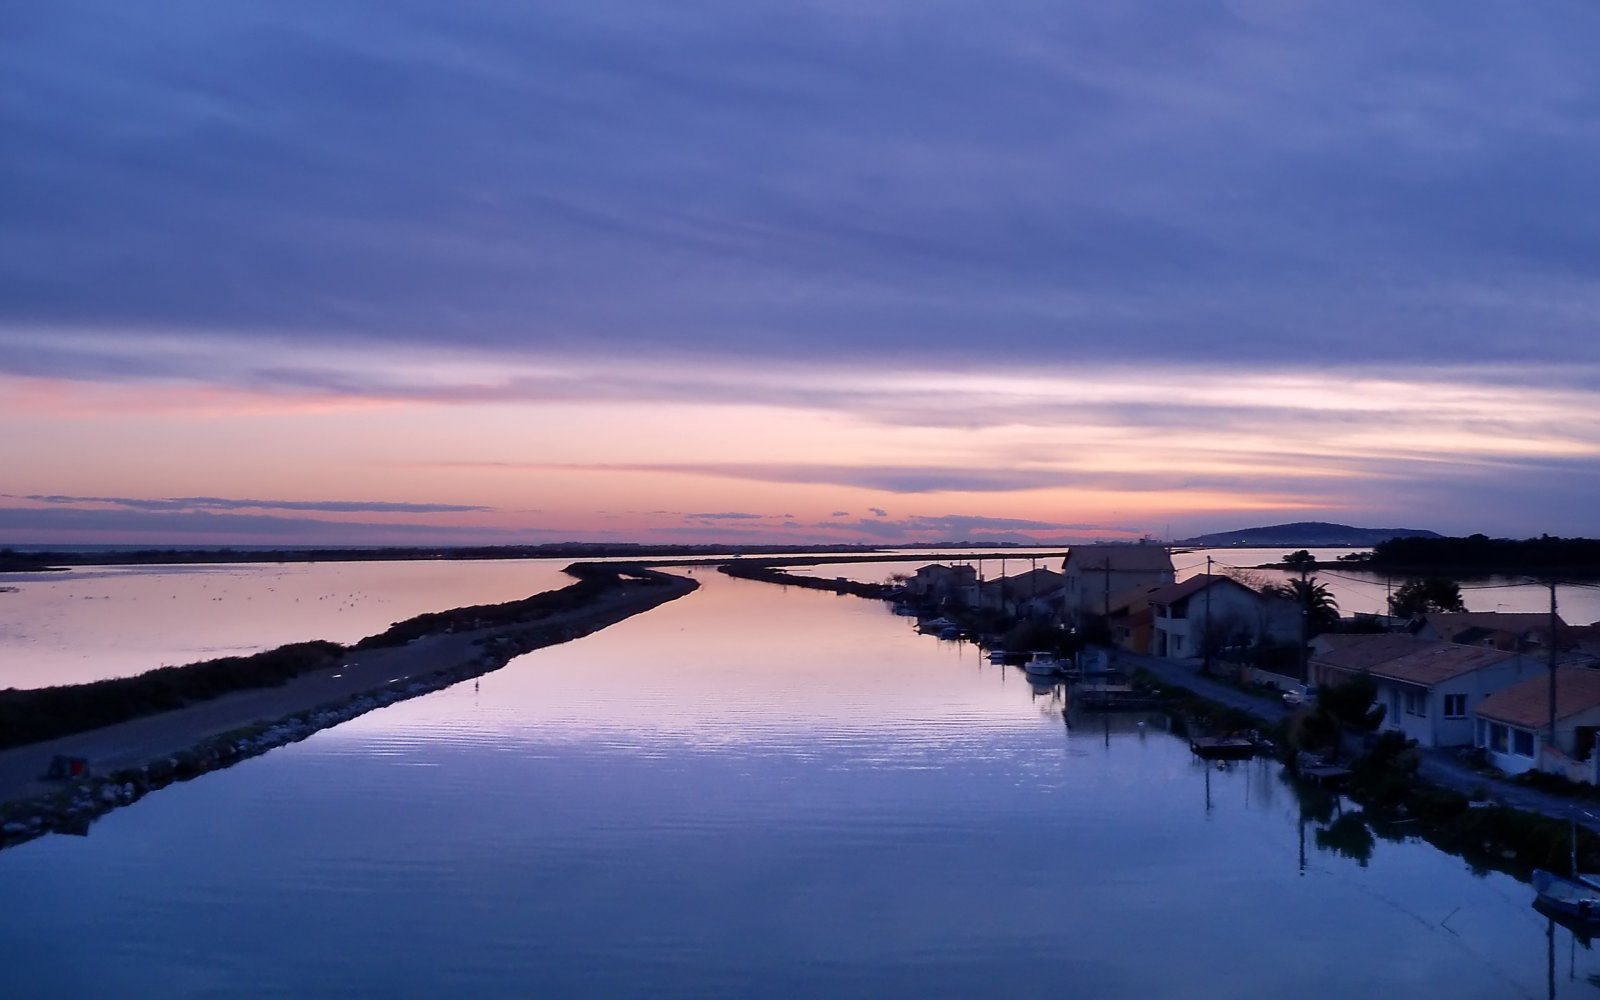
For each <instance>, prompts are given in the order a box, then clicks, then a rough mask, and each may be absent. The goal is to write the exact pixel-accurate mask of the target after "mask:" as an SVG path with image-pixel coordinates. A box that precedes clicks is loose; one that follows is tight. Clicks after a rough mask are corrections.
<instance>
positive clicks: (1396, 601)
mask: <svg viewBox="0 0 1600 1000" xmlns="http://www.w3.org/2000/svg"><path fill="white" fill-rule="evenodd" d="M1465 610H1467V606H1466V604H1465V603H1464V602H1463V601H1462V600H1461V585H1460V584H1458V583H1456V582H1455V581H1454V580H1446V579H1444V578H1443V577H1437V576H1434V577H1428V578H1427V579H1424V580H1407V581H1406V582H1405V583H1402V584H1401V585H1400V589H1398V590H1396V591H1395V592H1394V593H1393V594H1391V595H1389V613H1390V614H1392V615H1397V616H1399V617H1401V618H1410V617H1411V616H1412V615H1421V614H1427V613H1428V612H1430V611H1465Z"/></svg>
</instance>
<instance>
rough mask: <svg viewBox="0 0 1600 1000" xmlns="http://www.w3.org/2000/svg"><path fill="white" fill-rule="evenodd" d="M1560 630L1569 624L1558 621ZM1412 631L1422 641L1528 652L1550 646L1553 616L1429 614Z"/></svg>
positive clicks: (1494, 613) (1412, 626)
mask: <svg viewBox="0 0 1600 1000" xmlns="http://www.w3.org/2000/svg"><path fill="white" fill-rule="evenodd" d="M1556 623H1557V626H1558V627H1559V628H1565V627H1566V623H1565V622H1563V621H1561V619H1560V618H1557V619H1556ZM1410 631H1411V632H1412V633H1413V634H1414V635H1416V636H1418V637H1420V638H1423V639H1432V640H1435V641H1438V642H1457V643H1461V644H1462V645H1464V646H1492V647H1494V648H1495V649H1507V650H1528V649H1533V648H1535V647H1538V646H1545V645H1547V642H1546V637H1547V636H1549V634H1550V616H1549V615H1547V614H1528V613H1523V612H1503V611H1429V612H1424V613H1423V614H1420V615H1418V616H1417V617H1416V618H1414V619H1413V620H1412V622H1411V625H1410Z"/></svg>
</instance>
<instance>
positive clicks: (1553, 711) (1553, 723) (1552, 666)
mask: <svg viewBox="0 0 1600 1000" xmlns="http://www.w3.org/2000/svg"><path fill="white" fill-rule="evenodd" d="M1555 746H1556V582H1555V581H1554V580H1551V581H1550V748H1551V749H1552V750H1554V749H1555ZM1540 763H1541V764H1542V763H1543V761H1540ZM1540 770H1541V771H1542V770H1544V768H1543V767H1541V768H1540Z"/></svg>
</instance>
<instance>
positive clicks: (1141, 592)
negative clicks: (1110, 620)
mask: <svg viewBox="0 0 1600 1000" xmlns="http://www.w3.org/2000/svg"><path fill="white" fill-rule="evenodd" d="M1161 587H1162V585H1161V584H1159V583H1141V584H1139V585H1138V586H1136V587H1129V588H1128V589H1127V590H1124V591H1122V592H1120V593H1117V594H1114V595H1112V597H1111V611H1112V613H1113V614H1115V613H1116V612H1118V611H1126V610H1128V609H1130V608H1133V607H1134V606H1136V605H1137V606H1140V607H1145V608H1148V607H1150V601H1149V597H1150V595H1151V594H1153V593H1155V592H1156V591H1158V590H1160V589H1161Z"/></svg>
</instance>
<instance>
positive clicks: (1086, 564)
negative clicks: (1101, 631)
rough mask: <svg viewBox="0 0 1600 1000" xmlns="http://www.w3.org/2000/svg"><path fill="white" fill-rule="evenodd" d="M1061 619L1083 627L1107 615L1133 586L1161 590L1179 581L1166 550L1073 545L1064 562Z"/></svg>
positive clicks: (1149, 546) (1140, 546)
mask: <svg viewBox="0 0 1600 1000" xmlns="http://www.w3.org/2000/svg"><path fill="white" fill-rule="evenodd" d="M1061 573H1062V576H1063V577H1064V578H1065V579H1063V581H1062V601H1061V603H1062V608H1061V610H1062V617H1063V618H1064V619H1065V620H1066V622H1067V623H1068V624H1071V625H1081V624H1082V622H1083V619H1084V618H1085V617H1087V616H1090V615H1101V616H1104V615H1107V614H1108V613H1109V612H1110V611H1111V599H1112V597H1114V596H1116V595H1117V594H1121V593H1123V592H1124V591H1127V590H1131V589H1132V588H1134V587H1140V586H1143V587H1159V586H1163V585H1165V584H1169V583H1171V582H1172V581H1173V580H1174V579H1176V578H1177V574H1176V573H1175V572H1174V570H1173V568H1172V556H1171V554H1170V553H1168V552H1167V550H1166V548H1165V547H1163V546H1160V545H1154V544H1150V543H1140V544H1123V545H1074V546H1073V547H1072V548H1070V549H1068V550H1067V558H1066V559H1064V560H1063V561H1062V563H1061Z"/></svg>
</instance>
